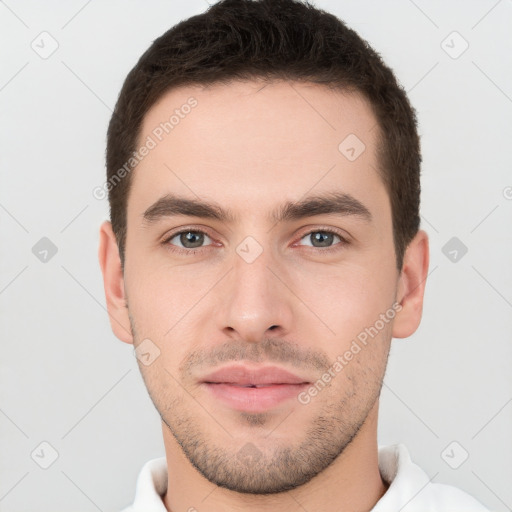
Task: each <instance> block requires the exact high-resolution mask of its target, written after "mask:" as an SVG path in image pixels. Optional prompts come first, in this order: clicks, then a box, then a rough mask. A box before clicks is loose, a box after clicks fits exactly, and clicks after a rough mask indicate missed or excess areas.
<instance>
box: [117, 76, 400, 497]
mask: <svg viewBox="0 0 512 512" xmlns="http://www.w3.org/2000/svg"><path fill="white" fill-rule="evenodd" d="M190 98H194V99H193V100H191V99H190ZM187 104H189V105H193V106H191V108H186V107H183V106H184V105H187ZM176 109H178V112H177V111H176ZM173 114H176V118H175V119H174V120H173V121H172V129H169V125H167V126H166V125H163V126H166V127H167V130H168V132H169V133H166V131H165V130H164V129H163V128H162V125H161V123H165V122H166V121H167V122H168V121H169V118H170V116H171V115H173ZM177 118H179V121H177V122H176V120H177ZM159 127H160V130H159V129H158V128H159ZM377 136H378V128H377V127H376V119H375V117H374V115H373V114H372V111H371V109H370V107H369V106H368V105H367V103H366V102H365V101H364V100H363V99H362V98H361V97H360V96H359V95H357V94H355V93H346V94H342V93H340V92H333V91H329V90H328V89H326V88H324V87H322V86H319V85H313V84H309V85H307V84H290V83H286V82H276V83H272V84H267V85H265V84H263V83H260V82H257V81H254V82H245V83H238V82H237V83H233V84H230V85H215V86H212V87H210V88H208V89H205V88H202V87H186V88H180V89H175V90H172V91H171V92H169V93H167V94H166V95H165V96H163V97H162V98H161V100H160V101H159V102H158V103H157V104H156V105H155V106H154V107H153V108H152V109H151V111H150V112H149V113H148V114H147V116H146V117H145V120H144V123H143V127H142V132H141V135H140V138H139V142H140V145H142V144H144V143H145V142H147V141H148V140H149V139H148V137H150V138H151V139H152V140H153V141H154V142H155V143H156V145H155V147H152V148H151V150H150V151H149V153H148V155H147V156H146V157H145V158H144V159H143V160H142V162H141V163H140V164H139V165H138V166H137V168H136V170H135V171H134V174H133V182H132V188H131V191H130V195H129V199H128V209H127V214H128V222H127V239H126V262H125V273H124V289H125V295H126V298H127V304H128V312H129V318H130V324H131V328H132V333H133V342H134V345H135V347H141V348H140V350H142V351H144V353H146V352H148V353H149V354H150V355H149V356H146V357H147V360H148V361H149V360H150V359H153V358H154V356H155V354H156V355H158V357H156V358H155V359H154V361H152V362H151V364H145V362H143V360H142V361H139V366H140V370H141V372H142V375H143V378H144V381H145V383H146V386H147V388H148V391H149V394H150V396H151V398H152V400H153V402H154V404H155V406H156V408H157V410H158V411H159V413H160V415H161V418H162V420H163V422H164V424H165V426H166V428H167V429H168V434H169V436H171V435H172V436H173V439H174V440H175V441H176V443H178V444H179V445H180V446H181V448H182V450H183V452H184V453H185V455H186V457H187V458H188V460H189V461H190V462H191V463H192V464H193V466H195V468H196V469H197V470H198V471H199V472H200V473H201V474H202V475H203V476H205V477H206V478H208V479H209V480H210V481H211V482H213V483H215V484H217V485H220V486H223V487H227V488H229V489H232V490H236V491H239V492H252V493H272V492H279V491H283V490H286V489H291V488H294V487H296V486H298V485H301V484H303V483H305V482H307V481H309V480H310V479H311V478H313V477H314V476H315V475H316V474H318V473H319V472H321V471H322V470H324V469H325V468H327V467H328V466H329V465H330V464H331V463H332V462H333V461H334V460H335V459H336V458H337V457H338V455H340V454H341V453H342V452H343V450H344V449H345V448H346V447H347V446H348V445H349V444H350V443H351V440H352V439H353V438H354V436H355V435H356V434H357V433H358V431H359V429H360V428H361V426H362V425H363V423H364V422H365V419H366V418H367V417H368V415H369V413H370V411H372V410H375V408H376V405H377V404H378V402H377V400H378V395H379V392H380V389H381V385H382V378H383V375H384V371H385V366H386V359H387V355H388V351H389V345H390V340H391V336H392V325H393V318H394V316H395V314H396V313H397V309H399V306H396V304H395V301H396V298H397V287H398V281H399V273H398V271H397V269H396V266H395V251H394V246H393V235H392V221H391V207H390V203H389V198H388V195H387V193H386V190H385V188H384V185H383V182H382V181H381V178H380V177H379V175H378V173H377V170H376V169H377V168H378V162H377V158H376V145H377ZM159 138H161V140H159ZM363 144H364V146H363ZM150 145H151V146H152V144H150ZM199 203H205V204H199ZM363 340H364V341H363ZM141 343H144V344H145V345H141ZM141 359H142V358H141Z"/></svg>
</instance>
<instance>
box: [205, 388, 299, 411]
mask: <svg viewBox="0 0 512 512" xmlns="http://www.w3.org/2000/svg"><path fill="white" fill-rule="evenodd" d="M203 386H205V387H206V389H208V391H209V392H210V393H211V394H212V395H213V396H214V397H215V398H217V399H218V400H220V401H221V402H223V403H225V404H226V405H228V406H229V407H231V408H232V409H236V410H238V411H246V412H264V411H267V410H268V409H272V408H273V407H276V406H278V405H279V404H281V403H282V402H284V401H286V400H290V399H291V398H297V395H298V394H299V393H300V392H301V391H302V390H303V389H305V388H306V387H307V386H308V384H273V385H271V386H264V387H261V388H245V387H242V386H235V385H233V384H212V383H203Z"/></svg>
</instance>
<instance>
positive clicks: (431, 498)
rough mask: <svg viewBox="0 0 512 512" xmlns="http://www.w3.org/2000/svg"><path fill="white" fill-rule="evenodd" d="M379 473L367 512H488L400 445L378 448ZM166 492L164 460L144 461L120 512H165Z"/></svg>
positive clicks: (165, 465)
mask: <svg viewBox="0 0 512 512" xmlns="http://www.w3.org/2000/svg"><path fill="white" fill-rule="evenodd" d="M379 471H380V474H381V476H382V479H383V480H384V481H385V482H387V483H388V484H390V485H389V488H388V490H387V491H386V493H385V494H384V496H382V498H381V499H380V500H379V501H378V502H377V503H376V504H375V506H374V507H373V508H372V510H371V512H397V511H398V510H399V511H400V512H490V511H489V509H488V508H486V507H484V506H483V505H482V504H481V503H479V502H478V501H477V500H476V499H475V498H473V497H472V496H471V495H469V494H467V493H466V492H464V491H461V490H460V489H457V488H456V487H453V486H451V485H445V484H438V483H432V482H430V479H429V477H428V476H427V474H426V473H425V472H424V471H423V470H422V469H421V468H420V467H419V466H417V465H416V464H415V463H414V462H412V461H411V458H410V456H409V452H408V450H407V448H406V446H405V445H404V444H402V443H400V444H395V445H390V446H379ZM166 489H167V461H166V459H165V457H161V458H159V459H152V460H150V461H148V462H146V464H144V466H143V468H142V470H141V472H140V474H139V478H138V480H137V489H136V492H135V501H134V502H133V505H131V506H129V507H127V508H125V509H123V510H122V512H167V510H166V508H165V506H164V504H163V501H162V496H163V495H164V494H165V491H166Z"/></svg>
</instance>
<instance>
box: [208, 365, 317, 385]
mask: <svg viewBox="0 0 512 512" xmlns="http://www.w3.org/2000/svg"><path fill="white" fill-rule="evenodd" d="M202 382H205V383H216V384H221V383H222V384H236V385H239V386H257V385H269V384H307V383H309V382H308V380H307V379H304V378H302V377H299V376H297V375H294V374H293V373H290V372H289V371H287V370H284V369H283V368H279V367H277V366H260V367H257V368H254V367H249V366H245V365H231V366H225V367H223V368H220V369H218V370H216V371H214V372H212V373H210V374H208V375H206V376H205V377H204V378H203V379H202Z"/></svg>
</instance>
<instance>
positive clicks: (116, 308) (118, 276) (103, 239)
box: [98, 221, 133, 343]
mask: <svg viewBox="0 0 512 512" xmlns="http://www.w3.org/2000/svg"><path fill="white" fill-rule="evenodd" d="M98 259H99V262H100V267H101V272H102V274H103V286H104V288H105V297H106V300H107V311H108V316H109V318H110V326H111V327H112V331H113V333H114V334H115V335H116V337H117V338H119V339H120V340H121V341H124V342H125V343H133V336H132V332H131V327H130V318H129V316H128V307H127V304H126V297H125V292H124V276H123V271H122V269H121V258H120V257H119V249H118V247H117V242H116V237H115V235H114V232H113V231H112V224H111V223H110V222H109V221H105V222H103V224H102V225H101V227H100V243H99V249H98Z"/></svg>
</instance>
